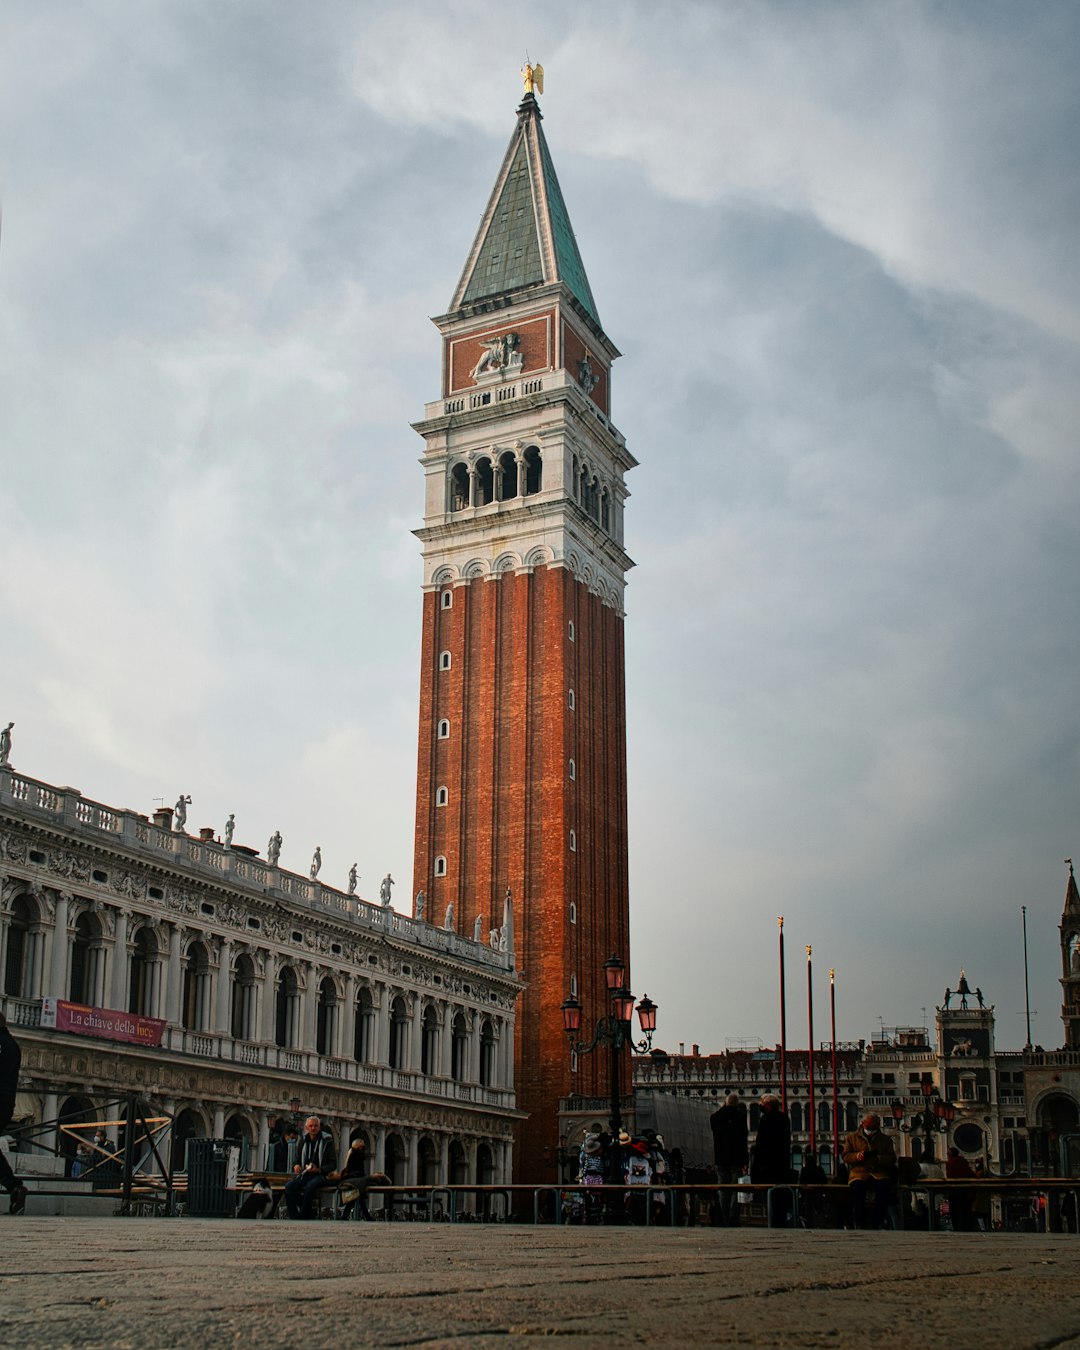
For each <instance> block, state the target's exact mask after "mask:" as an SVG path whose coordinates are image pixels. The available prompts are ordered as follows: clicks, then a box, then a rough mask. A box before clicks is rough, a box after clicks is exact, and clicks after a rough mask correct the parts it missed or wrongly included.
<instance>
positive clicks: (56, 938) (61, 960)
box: [48, 892, 71, 998]
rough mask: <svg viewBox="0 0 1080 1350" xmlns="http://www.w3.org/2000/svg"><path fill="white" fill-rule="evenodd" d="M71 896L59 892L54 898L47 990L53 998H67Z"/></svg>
mask: <svg viewBox="0 0 1080 1350" xmlns="http://www.w3.org/2000/svg"><path fill="white" fill-rule="evenodd" d="M70 903H71V896H70V895H68V894H65V893H64V892H61V893H60V894H59V895H58V896H57V897H56V922H55V924H54V926H53V932H52V950H51V952H50V957H51V960H50V962H49V989H48V992H49V993H50V994H51V995H52V996H53V997H54V998H67V996H68V968H69V964H70V954H69V951H68V906H69V905H70Z"/></svg>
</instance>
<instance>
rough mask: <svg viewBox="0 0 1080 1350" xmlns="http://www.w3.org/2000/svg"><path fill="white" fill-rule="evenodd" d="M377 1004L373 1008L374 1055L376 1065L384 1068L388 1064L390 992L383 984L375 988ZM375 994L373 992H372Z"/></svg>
mask: <svg viewBox="0 0 1080 1350" xmlns="http://www.w3.org/2000/svg"><path fill="white" fill-rule="evenodd" d="M376 989H377V992H378V994H379V1002H378V1003H377V1004H376V1006H375V1009H374V1011H375V1055H374V1060H375V1063H376V1064H379V1065H382V1066H384V1067H385V1066H386V1065H387V1064H389V1063H390V1002H391V1000H390V990H389V988H388V987H387V986H386V985H385V984H383V985H378V986H376ZM373 992H375V991H373Z"/></svg>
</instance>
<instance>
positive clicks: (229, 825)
mask: <svg viewBox="0 0 1080 1350" xmlns="http://www.w3.org/2000/svg"><path fill="white" fill-rule="evenodd" d="M235 830H236V813H235V812H234V811H230V812H229V819H228V820H227V821H226V822H225V847H226V848H232V837H233V833H234V831H235Z"/></svg>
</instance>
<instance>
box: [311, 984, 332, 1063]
mask: <svg viewBox="0 0 1080 1350" xmlns="http://www.w3.org/2000/svg"><path fill="white" fill-rule="evenodd" d="M336 1042H337V989H336V988H335V986H334V981H333V980H332V979H331V978H330V976H329V975H327V976H325V977H324V978H323V981H322V983H321V984H320V985H319V1004H318V1007H317V1008H316V1010H315V1050H316V1052H317V1053H318V1054H320V1055H332V1054H333V1053H334V1050H335V1048H336Z"/></svg>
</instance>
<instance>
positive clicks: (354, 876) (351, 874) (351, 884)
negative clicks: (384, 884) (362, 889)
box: [349, 863, 360, 895]
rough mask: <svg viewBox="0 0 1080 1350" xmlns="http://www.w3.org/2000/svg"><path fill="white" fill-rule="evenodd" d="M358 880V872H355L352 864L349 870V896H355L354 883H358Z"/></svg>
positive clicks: (354, 864)
mask: <svg viewBox="0 0 1080 1350" xmlns="http://www.w3.org/2000/svg"><path fill="white" fill-rule="evenodd" d="M359 879H360V878H359V874H358V872H357V870H356V863H353V865H352V866H351V867H350V868H349V894H350V895H355V894H356V883H357V881H358V880H359Z"/></svg>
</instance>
